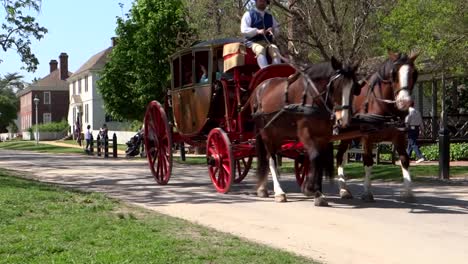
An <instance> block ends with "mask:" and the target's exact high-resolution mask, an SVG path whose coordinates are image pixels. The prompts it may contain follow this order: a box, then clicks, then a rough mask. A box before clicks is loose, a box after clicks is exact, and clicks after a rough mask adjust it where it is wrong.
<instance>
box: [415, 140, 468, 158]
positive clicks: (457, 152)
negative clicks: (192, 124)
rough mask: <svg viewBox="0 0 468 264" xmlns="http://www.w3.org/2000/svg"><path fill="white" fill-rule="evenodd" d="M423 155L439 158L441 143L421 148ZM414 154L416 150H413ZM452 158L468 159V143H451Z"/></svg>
mask: <svg viewBox="0 0 468 264" xmlns="http://www.w3.org/2000/svg"><path fill="white" fill-rule="evenodd" d="M420 150H421V152H422V153H423V155H424V156H425V157H426V159H428V160H439V156H440V153H439V144H433V145H428V146H423V147H421V148H420ZM413 156H414V151H413ZM450 160H452V161H457V160H468V143H451V144H450Z"/></svg>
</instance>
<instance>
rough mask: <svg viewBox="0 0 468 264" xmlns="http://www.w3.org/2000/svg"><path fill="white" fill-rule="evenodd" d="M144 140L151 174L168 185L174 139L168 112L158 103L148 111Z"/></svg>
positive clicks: (151, 104)
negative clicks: (168, 120)
mask: <svg viewBox="0 0 468 264" xmlns="http://www.w3.org/2000/svg"><path fill="white" fill-rule="evenodd" d="M144 138H145V151H146V156H147V158H148V162H149V167H150V170H151V173H152V174H153V176H154V179H155V180H156V182H157V183H158V184H161V185H166V184H167V183H168V182H169V178H170V177H171V172H172V151H171V146H172V137H171V131H170V129H169V123H168V122H167V116H166V112H165V111H164V109H163V107H162V106H161V105H160V104H159V103H158V102H156V101H152V102H151V103H150V104H149V105H148V108H147V109H146V113H145V135H144Z"/></svg>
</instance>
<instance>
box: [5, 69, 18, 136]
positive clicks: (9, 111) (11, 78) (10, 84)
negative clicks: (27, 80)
mask: <svg viewBox="0 0 468 264" xmlns="http://www.w3.org/2000/svg"><path fill="white" fill-rule="evenodd" d="M22 79H23V76H21V75H19V74H18V73H9V74H6V75H5V76H4V77H1V78H0V132H5V130H6V128H7V127H8V126H10V125H11V124H12V123H13V120H14V119H16V116H17V112H18V107H19V101H18V98H16V95H15V91H18V90H19V89H22V88H23V86H24V85H23V82H22V81H21V80H22Z"/></svg>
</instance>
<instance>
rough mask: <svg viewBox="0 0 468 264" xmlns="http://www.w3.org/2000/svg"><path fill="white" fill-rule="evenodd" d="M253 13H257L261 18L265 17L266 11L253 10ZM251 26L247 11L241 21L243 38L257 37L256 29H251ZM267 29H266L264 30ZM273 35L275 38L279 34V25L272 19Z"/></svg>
mask: <svg viewBox="0 0 468 264" xmlns="http://www.w3.org/2000/svg"><path fill="white" fill-rule="evenodd" d="M255 11H257V12H259V13H260V14H261V15H262V17H263V16H265V12H266V11H261V10H258V9H256V8H255ZM251 24H252V20H251V18H250V11H247V12H245V13H244V15H243V16H242V20H241V33H242V35H243V36H244V37H247V38H251V37H255V36H256V35H257V30H258V29H257V28H253V27H251V26H250V25H251ZM265 29H267V28H265ZM273 34H274V35H275V36H276V35H278V34H279V25H278V22H277V21H276V19H275V18H274V17H273Z"/></svg>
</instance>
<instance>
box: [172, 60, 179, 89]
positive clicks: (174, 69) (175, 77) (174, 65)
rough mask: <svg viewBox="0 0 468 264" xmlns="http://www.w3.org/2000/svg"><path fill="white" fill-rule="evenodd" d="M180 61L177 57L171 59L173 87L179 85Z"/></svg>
mask: <svg viewBox="0 0 468 264" xmlns="http://www.w3.org/2000/svg"><path fill="white" fill-rule="evenodd" d="M179 66H180V61H179V58H177V59H175V60H173V61H172V79H173V80H174V88H177V87H180V67H179Z"/></svg>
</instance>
